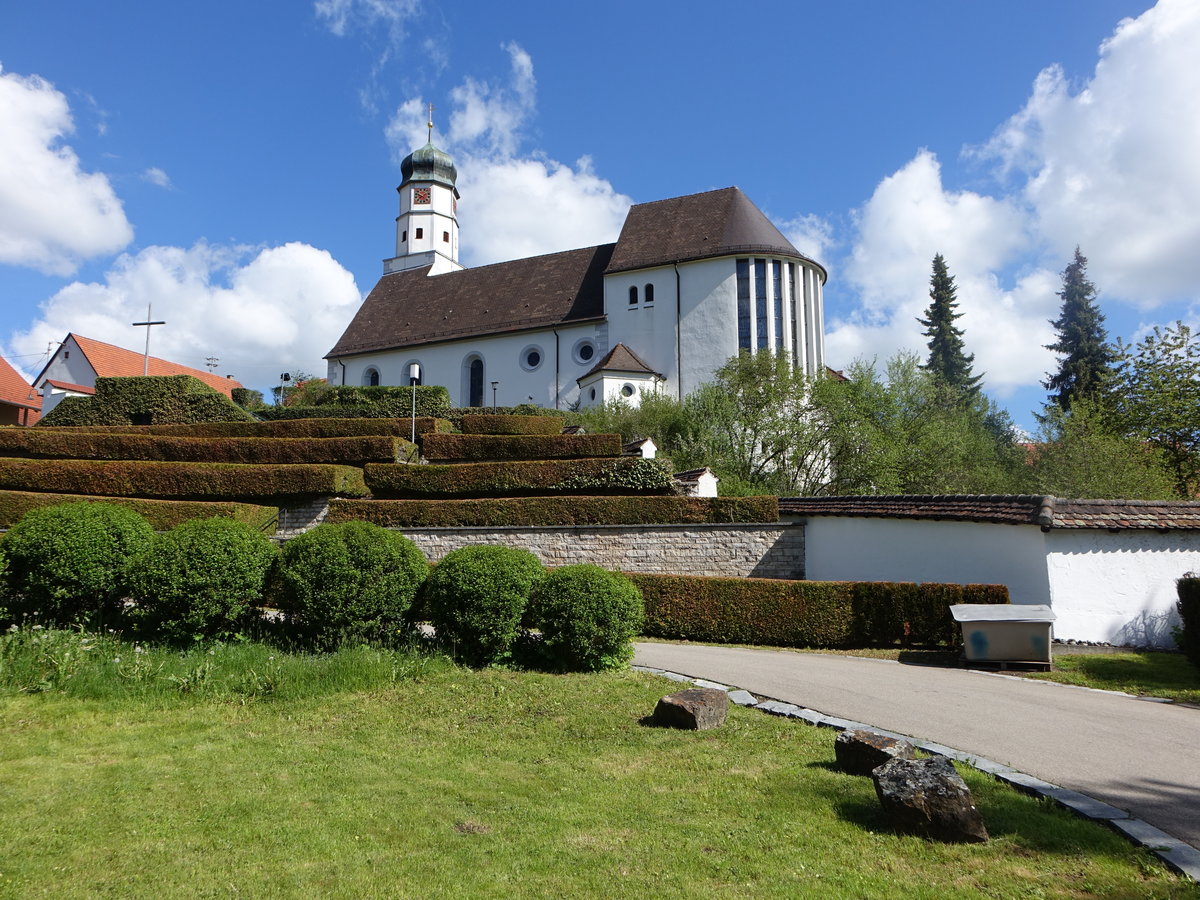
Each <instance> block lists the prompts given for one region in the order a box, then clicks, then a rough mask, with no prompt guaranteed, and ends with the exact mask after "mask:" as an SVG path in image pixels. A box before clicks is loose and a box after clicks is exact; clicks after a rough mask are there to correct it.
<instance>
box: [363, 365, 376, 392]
mask: <svg viewBox="0 0 1200 900" xmlns="http://www.w3.org/2000/svg"><path fill="white" fill-rule="evenodd" d="M363 384H364V385H366V386H367V387H379V370H378V369H377V368H375V367H374V366H371V367H370V368H368V369H367V371H365V372H363Z"/></svg>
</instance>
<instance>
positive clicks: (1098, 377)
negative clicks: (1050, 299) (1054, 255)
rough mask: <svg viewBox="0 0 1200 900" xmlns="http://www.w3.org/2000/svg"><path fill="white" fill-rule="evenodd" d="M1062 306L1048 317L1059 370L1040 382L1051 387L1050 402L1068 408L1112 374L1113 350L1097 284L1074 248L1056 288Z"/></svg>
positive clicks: (1098, 391) (1095, 391) (1099, 388)
mask: <svg viewBox="0 0 1200 900" xmlns="http://www.w3.org/2000/svg"><path fill="white" fill-rule="evenodd" d="M1058 296H1059V297H1060V298H1061V299H1062V308H1061V310H1060V312H1059V315H1058V318H1057V319H1054V320H1053V321H1051V323H1050V324H1051V325H1053V326H1054V330H1055V331H1056V332H1057V334H1058V340H1056V341H1055V342H1054V343H1053V344H1047V345H1046V349H1047V350H1053V351H1054V352H1055V353H1057V354H1059V355H1060V359H1059V361H1058V371H1057V372H1055V373H1054V374H1053V375H1051V376H1050V377H1049V378H1048V379H1047V380H1046V381H1044V382H1042V387H1044V388H1046V389H1047V390H1048V391H1050V392H1051V393H1050V403H1049V404H1047V408H1048V409H1049V408H1051V405H1053V406H1055V407H1057V408H1058V409H1060V410H1064V411H1065V410H1070V408H1071V405H1072V404H1073V403H1074V402H1075V401H1076V400H1077V399H1081V398H1087V399H1093V400H1094V399H1097V398H1098V397H1099V396H1100V394H1101V393H1102V392H1103V391H1104V390H1105V389H1106V387H1107V386H1108V383H1109V380H1110V379H1111V377H1112V374H1113V363H1114V362H1115V361H1116V353H1115V352H1114V350H1113V348H1112V347H1111V346H1109V344H1108V332H1107V331H1106V330H1105V328H1104V314H1103V313H1102V312H1100V308H1099V307H1098V306H1097V305H1096V286H1095V285H1094V284H1092V282H1090V281H1088V277H1087V258H1086V257H1085V256H1084V255H1083V254H1082V253H1081V252H1079V248H1078V247H1076V248H1075V258H1074V260H1073V261H1072V262H1071V263H1070V264H1069V265H1068V266H1067V268H1066V269H1065V270H1063V287H1062V290H1061V291H1059V292H1058Z"/></svg>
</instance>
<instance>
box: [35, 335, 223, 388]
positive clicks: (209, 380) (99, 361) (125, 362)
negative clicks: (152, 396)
mask: <svg viewBox="0 0 1200 900" xmlns="http://www.w3.org/2000/svg"><path fill="white" fill-rule="evenodd" d="M71 337H73V338H75V343H76V344H78V345H79V349H80V350H82V351H83V355H84V356H86V357H87V361H88V363H90V364H91V367H92V368H93V369H95V370H96V377H97V378H116V377H121V376H128V375H141V374H142V372H143V370H144V369H145V357H144V356H143V355H142V354H141V353H136V352H134V351H133V350H126V349H125V348H124V347H118V346H116V345H115V344H106V343H105V342H104V341H98V340H96V339H95V338H89V337H83V336H82V335H79V334H75V333H74V332H72V334H71ZM42 371H43V372H44V371H45V369H43V370H42ZM149 374H151V375H191V376H192V377H193V378H199V379H200V380H201V381H203V382H204V383H205V384H207V385H208V386H209V387H210V388H213V389H214V390H218V391H220V392H221V393H222V394H224V395H225V396H226V397H228V396H230V395H231V394H232V392H233V389H234V388H240V387H241V386H242V384H241V382H240V381H235V380H234V379H232V378H226V377H225V376H223V375H216V374H214V373H212V372H207V371H205V370H203V369H193V368H192V367H191V366H183V365H180V364H179V363H173V362H171V361H170V360H166V359H159V358H158V357H157V356H151V357H150V366H149ZM38 377H39V378H40V377H41V376H38Z"/></svg>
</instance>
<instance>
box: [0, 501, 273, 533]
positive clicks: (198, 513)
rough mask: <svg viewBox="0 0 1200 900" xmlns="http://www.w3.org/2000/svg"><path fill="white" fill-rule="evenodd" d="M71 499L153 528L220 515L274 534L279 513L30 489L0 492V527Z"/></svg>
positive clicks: (239, 506) (229, 504) (235, 506)
mask: <svg viewBox="0 0 1200 900" xmlns="http://www.w3.org/2000/svg"><path fill="white" fill-rule="evenodd" d="M72 501H89V502H94V503H110V504H112V505H114V506H123V507H124V508H126V509H131V510H133V511H134V512H135V513H137V514H138V515H139V516H141V517H142V518H143V519H145V520H146V521H147V522H149V523H150V527H151V528H153V529H154V530H155V531H166V530H167V529H169V528H174V527H175V526H176V525H178V524H180V523H181V522H186V521H188V520H189V519H211V518H212V517H213V516H221V517H223V518H226V519H233V520H234V521H237V522H244V523H245V524H247V525H249V526H250V527H251V528H254V529H255V530H256V531H262V532H266V533H273V532H274V531H275V520H276V517H277V516H278V515H279V512H278V510H277V509H276V507H274V506H256V505H254V504H251V503H235V502H231V501H205V500H145V499H141V498H137V497H98V496H95V495H88V494H85V495H79V494H56V493H47V494H43V493H35V492H31V491H0V528H7V527H9V526H10V525H12V524H13V523H14V522H17V521H19V520H20V518H21V517H22V516H24V515H25V513H27V512H29V511H30V510H31V509H41V508H42V507H46V506H55V505H57V504H59V503H69V502H72Z"/></svg>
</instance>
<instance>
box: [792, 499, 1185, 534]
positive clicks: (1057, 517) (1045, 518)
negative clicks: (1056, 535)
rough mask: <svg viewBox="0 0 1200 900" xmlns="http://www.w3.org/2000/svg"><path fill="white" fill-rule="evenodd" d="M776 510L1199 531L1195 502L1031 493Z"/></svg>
mask: <svg viewBox="0 0 1200 900" xmlns="http://www.w3.org/2000/svg"><path fill="white" fill-rule="evenodd" d="M779 511H780V513H782V514H788V515H794V516H810V517H811V516H853V517H863V518H885V519H933V520H946V521H957V522H994V523H1001V524H1006V525H1037V526H1039V527H1040V528H1041V529H1042V530H1043V531H1049V530H1051V529H1054V528H1102V529H1106V530H1110V531H1117V530H1129V529H1134V530H1156V531H1168V530H1195V529H1200V502H1197V501H1182V500H1178V501H1171V500H1064V499H1061V498H1059V497H1048V496H1041V495H1030V494H1012V495H1007V494H975V495H961V496H949V495H933V496H883V497H781V498H779Z"/></svg>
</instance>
